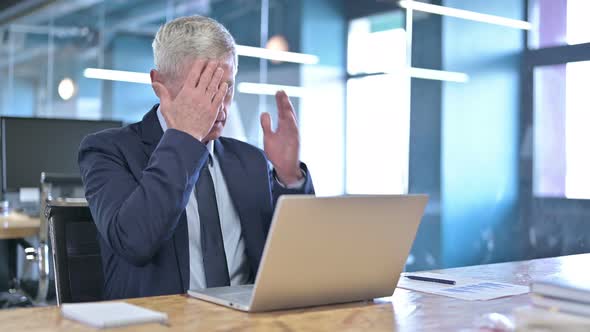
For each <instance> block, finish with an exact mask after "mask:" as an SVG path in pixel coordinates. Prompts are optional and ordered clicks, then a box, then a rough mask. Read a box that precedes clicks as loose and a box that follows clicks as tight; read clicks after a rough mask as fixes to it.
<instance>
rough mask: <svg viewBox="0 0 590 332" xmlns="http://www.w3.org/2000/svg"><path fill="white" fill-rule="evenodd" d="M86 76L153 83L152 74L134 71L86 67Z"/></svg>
mask: <svg viewBox="0 0 590 332" xmlns="http://www.w3.org/2000/svg"><path fill="white" fill-rule="evenodd" d="M84 77H86V78H96V79H99V80H109V81H119V82H131V83H142V84H152V81H151V80H150V74H147V73H138V72H134V71H124V70H111V69H99V68H86V69H84Z"/></svg>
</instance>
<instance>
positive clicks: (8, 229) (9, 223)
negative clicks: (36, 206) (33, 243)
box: [0, 213, 41, 240]
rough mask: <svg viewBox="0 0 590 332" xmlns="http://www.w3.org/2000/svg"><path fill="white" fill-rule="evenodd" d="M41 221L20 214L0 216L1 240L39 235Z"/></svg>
mask: <svg viewBox="0 0 590 332" xmlns="http://www.w3.org/2000/svg"><path fill="white" fill-rule="evenodd" d="M40 225H41V220H40V219H39V218H32V217H29V216H27V215H24V214H20V213H10V214H8V215H6V216H0V240H6V239H22V238H25V237H29V236H35V235H39V227H40Z"/></svg>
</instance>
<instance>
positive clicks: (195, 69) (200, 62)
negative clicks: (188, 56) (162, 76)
mask: <svg viewBox="0 0 590 332" xmlns="http://www.w3.org/2000/svg"><path fill="white" fill-rule="evenodd" d="M206 65H207V60H206V59H197V60H195V62H193V66H192V67H191V71H190V72H189V73H188V75H187V76H186V79H185V80H184V85H185V86H186V87H187V88H194V87H196V86H197V83H199V79H200V78H201V73H202V72H203V69H204V68H205V66H206Z"/></svg>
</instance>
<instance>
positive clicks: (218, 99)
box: [213, 82, 229, 110]
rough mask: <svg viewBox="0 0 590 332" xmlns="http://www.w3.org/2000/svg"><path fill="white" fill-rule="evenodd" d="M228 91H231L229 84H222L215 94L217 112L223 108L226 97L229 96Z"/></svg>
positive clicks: (214, 103)
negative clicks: (222, 104)
mask: <svg viewBox="0 0 590 332" xmlns="http://www.w3.org/2000/svg"><path fill="white" fill-rule="evenodd" d="M228 89H229V87H228V85H227V83H225V82H223V83H221V86H220V87H219V90H218V91H217V93H216V94H215V97H213V107H214V108H215V109H216V110H219V107H220V106H221V103H223V99H224V98H225V95H227V90H228Z"/></svg>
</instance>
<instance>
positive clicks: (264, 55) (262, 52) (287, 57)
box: [236, 45, 320, 65]
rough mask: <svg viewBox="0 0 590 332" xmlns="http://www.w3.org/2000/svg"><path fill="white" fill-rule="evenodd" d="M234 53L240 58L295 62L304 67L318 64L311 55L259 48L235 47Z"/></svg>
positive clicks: (316, 59)
mask: <svg viewBox="0 0 590 332" xmlns="http://www.w3.org/2000/svg"><path fill="white" fill-rule="evenodd" d="M236 52H237V53H238V55H241V56H249V57H253V58H261V59H267V60H274V61H282V62H295V63H301V64H305V65H315V64H317V63H318V62H320V58H319V57H317V56H315V55H312V54H304V53H295V52H285V51H278V50H269V49H266V48H261V47H252V46H244V45H236Z"/></svg>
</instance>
